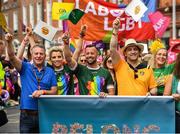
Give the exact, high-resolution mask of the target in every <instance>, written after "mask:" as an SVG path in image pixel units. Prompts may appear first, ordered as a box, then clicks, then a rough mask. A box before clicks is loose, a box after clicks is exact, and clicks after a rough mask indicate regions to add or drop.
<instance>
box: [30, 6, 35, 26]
mask: <svg viewBox="0 0 180 134" xmlns="http://www.w3.org/2000/svg"><path fill="white" fill-rule="evenodd" d="M29 17H30V18H29V19H30V24H31V25H32V28H34V5H33V4H30V5H29Z"/></svg>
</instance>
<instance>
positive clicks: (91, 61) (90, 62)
mask: <svg viewBox="0 0 180 134" xmlns="http://www.w3.org/2000/svg"><path fill="white" fill-rule="evenodd" d="M87 63H88V64H89V65H93V64H94V63H96V59H92V58H91V59H89V60H87Z"/></svg>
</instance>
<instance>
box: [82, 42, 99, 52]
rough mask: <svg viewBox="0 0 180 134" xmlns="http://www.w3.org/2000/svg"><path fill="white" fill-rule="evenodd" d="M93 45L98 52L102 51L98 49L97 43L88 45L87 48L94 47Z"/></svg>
mask: <svg viewBox="0 0 180 134" xmlns="http://www.w3.org/2000/svg"><path fill="white" fill-rule="evenodd" d="M92 47H94V48H95V49H96V50H97V53H98V54H100V51H99V50H98V49H97V47H96V45H94V44H89V45H86V47H85V49H86V48H92Z"/></svg>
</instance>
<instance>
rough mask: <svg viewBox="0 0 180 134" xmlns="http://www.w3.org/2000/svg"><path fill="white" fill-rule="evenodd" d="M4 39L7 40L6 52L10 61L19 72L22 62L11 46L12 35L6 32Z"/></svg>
mask: <svg viewBox="0 0 180 134" xmlns="http://www.w3.org/2000/svg"><path fill="white" fill-rule="evenodd" d="M5 39H6V41H7V53H8V55H9V59H10V62H11V64H12V65H13V66H14V67H15V68H16V70H17V71H18V72H20V70H21V67H22V62H21V60H20V59H19V58H17V57H16V55H15V52H14V47H13V46H12V35H11V34H10V33H7V34H6V35H5Z"/></svg>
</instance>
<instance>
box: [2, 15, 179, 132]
mask: <svg viewBox="0 0 180 134" xmlns="http://www.w3.org/2000/svg"><path fill="white" fill-rule="evenodd" d="M119 25H120V20H119V19H118V18H117V19H115V21H114V22H113V33H112V37H111V41H110V43H109V48H110V49H109V50H105V52H104V55H102V57H103V58H102V60H97V59H98V57H99V53H100V52H99V50H98V49H97V48H96V46H94V45H93V44H90V45H86V46H85V47H84V46H83V38H84V37H85V36H86V30H88V28H87V27H86V26H85V25H83V26H82V27H81V30H80V34H79V39H78V41H77V45H78V47H77V48H76V50H75V52H74V53H72V52H71V51H70V48H69V43H70V35H69V33H67V32H66V33H64V34H63V35H62V40H63V44H62V45H61V46H52V47H51V48H50V50H49V52H48V54H49V55H48V56H46V55H45V54H46V53H47V52H46V50H45V48H44V46H43V45H41V44H37V43H35V41H34V38H33V32H32V28H31V27H27V28H26V36H25V37H24V39H23V41H22V43H21V45H20V47H19V50H18V53H17V55H15V52H14V50H13V46H12V38H13V36H12V35H11V34H9V33H7V34H6V35H5V41H3V40H0V60H1V62H0V80H1V83H0V88H1V96H2V97H3V93H4V90H7V91H8V92H9V94H10V97H9V99H8V100H7V102H6V103H7V104H8V103H10V105H18V104H19V102H20V105H21V106H20V109H21V117H20V132H39V128H38V127H37V126H38V118H36V119H35V120H36V123H34V124H33V123H32V122H33V121H34V120H32V116H33V117H34V116H37V112H36V111H37V110H38V109H37V104H36V103H37V101H36V100H35V99H33V98H37V97H39V96H40V95H45V94H46V95H48V94H58V95H99V96H100V97H105V96H107V95H120V96H121V95H126V96H129V95H130V96H146V95H158V96H162V95H173V97H174V99H175V100H176V132H180V126H179V125H180V103H179V102H178V101H179V100H180V54H177V60H176V61H175V62H174V63H172V64H166V63H167V57H168V51H167V49H166V48H165V47H162V48H159V49H157V50H156V51H155V52H150V51H149V53H148V54H146V55H144V54H142V51H143V49H144V47H143V46H142V45H141V44H140V43H138V42H137V41H136V40H134V39H127V40H126V41H125V45H124V47H123V48H120V47H119V45H118V29H119ZM5 44H6V45H5ZM62 46H63V47H62ZM26 47H28V52H27V53H25V48H26ZM46 57H49V58H48V59H47V58H46ZM29 95H32V98H29ZM19 96H20V101H19V100H18V99H19ZM25 115H28V116H30V118H29V122H30V123H32V124H33V125H32V126H29V125H28V124H26V123H25V118H23V116H25Z"/></svg>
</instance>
